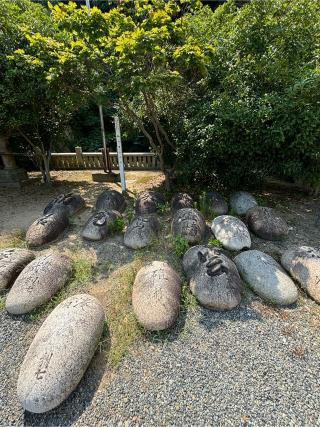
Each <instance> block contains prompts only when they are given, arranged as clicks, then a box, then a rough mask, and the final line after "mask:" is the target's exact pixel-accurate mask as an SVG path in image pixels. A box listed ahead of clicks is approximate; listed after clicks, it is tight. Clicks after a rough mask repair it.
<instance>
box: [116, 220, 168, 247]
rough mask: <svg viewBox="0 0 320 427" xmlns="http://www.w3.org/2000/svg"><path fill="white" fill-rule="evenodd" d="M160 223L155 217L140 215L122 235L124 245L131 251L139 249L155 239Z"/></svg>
mask: <svg viewBox="0 0 320 427" xmlns="http://www.w3.org/2000/svg"><path fill="white" fill-rule="evenodd" d="M159 229H160V223H159V220H158V218H157V217H156V216H155V215H140V216H136V217H135V218H133V220H132V221H131V223H130V225H129V226H128V228H127V230H126V232H125V233H124V244H125V245H126V246H128V247H129V248H132V249H141V248H144V247H145V246H148V245H150V244H151V243H152V241H153V239H155V238H156V237H157V234H158V232H159Z"/></svg>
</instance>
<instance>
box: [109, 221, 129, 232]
mask: <svg viewBox="0 0 320 427" xmlns="http://www.w3.org/2000/svg"><path fill="white" fill-rule="evenodd" d="M125 225H126V223H125V220H124V219H123V218H117V219H116V220H115V221H112V222H110V223H109V224H108V230H109V231H110V233H111V234H117V233H121V232H122V231H123V230H124V228H125Z"/></svg>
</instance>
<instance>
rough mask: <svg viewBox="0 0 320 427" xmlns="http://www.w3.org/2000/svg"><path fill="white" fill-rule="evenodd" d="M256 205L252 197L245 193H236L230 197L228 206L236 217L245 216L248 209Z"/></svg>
mask: <svg viewBox="0 0 320 427" xmlns="http://www.w3.org/2000/svg"><path fill="white" fill-rule="evenodd" d="M257 205H258V202H257V201H256V199H255V198H254V196H253V195H252V194H250V193H247V192H246V191H237V192H236V193H233V194H232V195H231V197H230V206H231V208H232V209H233V210H234V212H235V213H236V214H237V215H245V214H246V213H247V211H248V210H249V209H250V208H252V207H254V206H257Z"/></svg>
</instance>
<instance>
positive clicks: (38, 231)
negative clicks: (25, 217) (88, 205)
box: [26, 210, 69, 247]
mask: <svg viewBox="0 0 320 427" xmlns="http://www.w3.org/2000/svg"><path fill="white" fill-rule="evenodd" d="M68 225H69V219H68V215H67V214H66V212H65V211H63V210H55V211H53V212H51V213H48V214H46V215H43V216H41V217H40V218H38V219H36V220H35V222H34V223H32V224H31V225H30V227H29V229H28V231H27V234H26V241H27V244H28V245H29V246H33V247H37V246H41V245H44V244H45V243H50V242H52V241H53V240H55V239H57V238H58V237H59V235H60V234H61V233H62V232H63V231H64V230H65V229H66V228H67V227H68Z"/></svg>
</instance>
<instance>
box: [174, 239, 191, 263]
mask: <svg viewBox="0 0 320 427" xmlns="http://www.w3.org/2000/svg"><path fill="white" fill-rule="evenodd" d="M172 246H173V250H174V252H175V254H176V255H177V256H178V257H179V258H182V257H183V255H184V254H185V252H186V251H187V250H188V248H189V244H188V241H187V239H186V238H185V237H184V236H182V235H181V234H178V235H177V236H175V237H173V239H172Z"/></svg>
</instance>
